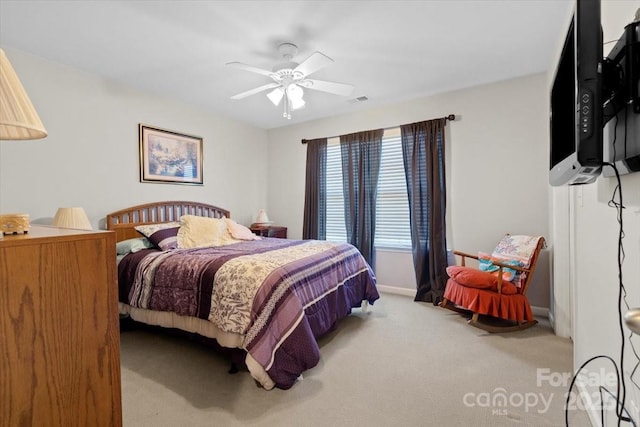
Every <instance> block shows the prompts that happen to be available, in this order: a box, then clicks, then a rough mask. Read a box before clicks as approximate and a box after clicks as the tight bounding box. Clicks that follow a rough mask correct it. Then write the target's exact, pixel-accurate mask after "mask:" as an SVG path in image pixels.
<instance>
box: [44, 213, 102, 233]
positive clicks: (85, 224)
mask: <svg viewBox="0 0 640 427" xmlns="http://www.w3.org/2000/svg"><path fill="white" fill-rule="evenodd" d="M53 225H55V226H56V227H62V228H75V229H78V230H91V229H92V228H93V227H91V223H90V222H89V218H87V214H86V212H85V211H84V209H82V208H58V211H57V212H56V216H55V217H54V218H53Z"/></svg>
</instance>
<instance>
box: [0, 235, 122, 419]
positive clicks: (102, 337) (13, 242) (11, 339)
mask: <svg viewBox="0 0 640 427" xmlns="http://www.w3.org/2000/svg"><path fill="white" fill-rule="evenodd" d="M115 250H116V242H115V233H113V232H110V231H109V232H107V231H83V230H71V229H62V228H55V227H47V226H39V225H32V226H31V230H30V231H29V233H28V234H20V235H7V236H5V237H4V239H2V240H0V425H1V426H31V425H42V426H45V425H51V426H121V425H122V402H121V391H120V332H119V326H118V317H119V316H118V300H117V298H118V297H117V289H118V288H117V274H116V262H115V260H116V254H115Z"/></svg>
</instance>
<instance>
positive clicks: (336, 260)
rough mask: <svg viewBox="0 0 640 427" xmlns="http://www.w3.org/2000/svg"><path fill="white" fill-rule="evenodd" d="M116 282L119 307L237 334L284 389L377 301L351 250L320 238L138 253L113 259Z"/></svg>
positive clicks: (365, 269)
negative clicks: (339, 328) (341, 324)
mask: <svg viewBox="0 0 640 427" xmlns="http://www.w3.org/2000/svg"><path fill="white" fill-rule="evenodd" d="M118 279H119V286H120V292H119V295H120V301H121V302H124V303H126V304H129V305H131V306H133V307H139V308H145V309H149V310H156V311H172V312H175V313H177V314H180V315H182V316H192V317H198V318H200V319H205V320H210V321H212V322H213V323H214V324H216V326H218V327H219V328H221V329H222V330H225V331H228V332H236V333H240V334H242V335H243V336H244V343H243V348H244V349H245V350H246V351H247V352H249V354H251V356H252V357H253V358H254V359H255V360H256V361H257V362H258V363H259V364H260V365H261V366H262V367H263V368H264V369H265V371H266V372H267V373H268V374H269V376H270V377H271V379H272V380H273V381H274V382H275V383H276V385H277V387H279V388H283V389H287V388H290V387H291V386H292V385H293V384H294V383H295V381H296V379H297V378H298V377H299V375H300V374H301V373H302V372H303V371H305V370H307V369H310V368H312V367H313V366H315V365H316V364H317V363H318V361H319V358H320V354H319V348H318V345H317V342H316V338H317V337H319V336H320V335H322V334H324V333H326V332H328V331H330V330H331V329H332V328H333V327H334V325H335V324H336V322H337V321H338V320H339V319H341V318H343V317H345V316H347V315H348V314H349V313H351V309H352V308H354V307H360V305H361V303H362V301H363V300H366V301H368V302H369V303H371V304H373V302H374V301H375V300H377V299H378V298H379V295H378V291H377V289H376V286H375V276H374V274H373V272H372V271H371V268H370V267H369V265H368V264H367V263H366V261H365V260H364V258H363V257H362V255H361V254H360V252H358V250H357V249H356V248H354V247H353V246H351V245H349V244H329V243H328V242H321V241H302V240H285V239H271V238H267V239H264V240H260V241H248V242H241V243H235V244H232V245H227V246H220V247H213V248H199V249H178V250H173V251H169V252H160V251H157V250H144V251H140V252H136V253H135V254H130V255H127V256H126V257H125V258H124V259H122V261H120V263H119V265H118ZM247 295H249V296H250V297H249V298H250V300H248V301H246V298H248V297H247Z"/></svg>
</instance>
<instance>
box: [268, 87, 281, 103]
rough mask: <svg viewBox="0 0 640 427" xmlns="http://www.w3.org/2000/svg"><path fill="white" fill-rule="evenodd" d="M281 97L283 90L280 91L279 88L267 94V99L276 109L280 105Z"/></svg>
mask: <svg viewBox="0 0 640 427" xmlns="http://www.w3.org/2000/svg"><path fill="white" fill-rule="evenodd" d="M283 96H284V90H282V88H281V87H277V88H275V89H274V90H272V91H271V92H269V93H268V94H267V98H269V101H271V102H272V103H273V105H275V106H276V107H277V106H278V105H279V104H280V101H281V100H282V97H283Z"/></svg>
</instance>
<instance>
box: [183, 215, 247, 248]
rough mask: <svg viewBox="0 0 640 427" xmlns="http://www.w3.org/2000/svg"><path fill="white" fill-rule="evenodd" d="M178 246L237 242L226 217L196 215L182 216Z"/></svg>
mask: <svg viewBox="0 0 640 427" xmlns="http://www.w3.org/2000/svg"><path fill="white" fill-rule="evenodd" d="M177 238H178V248H182V249H188V248H202V247H206V246H222V245H228V244H230V243H235V242H237V240H235V239H234V238H233V237H231V233H229V230H228V229H227V221H226V218H207V217H203V216H195V215H183V216H181V217H180V229H179V231H178V236H177Z"/></svg>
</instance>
